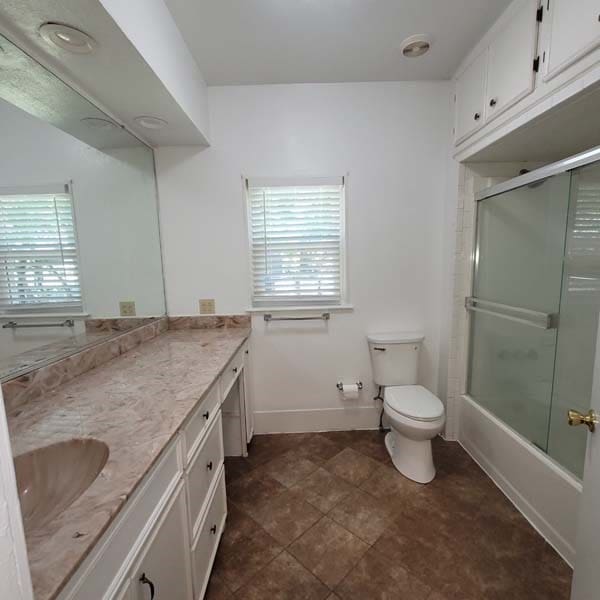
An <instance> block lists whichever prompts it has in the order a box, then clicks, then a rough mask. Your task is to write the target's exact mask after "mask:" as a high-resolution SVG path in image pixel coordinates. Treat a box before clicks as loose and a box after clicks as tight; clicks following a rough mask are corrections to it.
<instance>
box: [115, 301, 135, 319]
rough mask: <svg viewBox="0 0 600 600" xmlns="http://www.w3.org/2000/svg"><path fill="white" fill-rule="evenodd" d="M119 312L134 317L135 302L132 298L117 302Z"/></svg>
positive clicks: (124, 315) (123, 315)
mask: <svg viewBox="0 0 600 600" xmlns="http://www.w3.org/2000/svg"><path fill="white" fill-rule="evenodd" d="M119 312H120V313H121V316H122V317H135V302H134V301H133V300H123V301H122V302H119Z"/></svg>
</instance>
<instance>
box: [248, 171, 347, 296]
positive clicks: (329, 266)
mask: <svg viewBox="0 0 600 600" xmlns="http://www.w3.org/2000/svg"><path fill="white" fill-rule="evenodd" d="M247 188H248V215H249V219H248V221H249V223H248V225H249V231H250V246H251V248H250V251H251V268H252V304H253V306H254V307H257V308H259V307H268V306H278V305H281V306H298V305H313V306H314V305H331V306H334V305H340V304H341V303H342V297H343V288H344V236H345V233H344V181H343V179H342V178H341V177H339V178H321V179H318V180H305V181H304V182H291V181H287V182H286V181H278V182H276V183H273V182H269V181H268V180H252V179H250V180H248V181H247Z"/></svg>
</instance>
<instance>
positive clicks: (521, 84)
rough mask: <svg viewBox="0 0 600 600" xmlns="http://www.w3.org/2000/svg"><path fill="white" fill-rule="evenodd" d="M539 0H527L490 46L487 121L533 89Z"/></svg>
mask: <svg viewBox="0 0 600 600" xmlns="http://www.w3.org/2000/svg"><path fill="white" fill-rule="evenodd" d="M537 9H538V0H524V1H523V2H521V3H520V5H519V7H518V9H517V10H516V11H515V12H514V14H513V15H512V17H511V18H510V19H509V20H508V21H507V23H506V24H505V25H504V27H503V28H502V29H501V30H500V31H499V32H498V34H497V35H496V36H495V38H494V39H493V41H492V42H491V43H490V45H489V48H488V72H487V92H486V99H485V114H486V122H487V121H489V120H490V119H493V118H494V117H496V116H498V115H499V114H500V113H502V112H503V111H504V110H506V109H507V108H509V107H510V106H512V105H513V104H515V103H516V102H518V101H519V100H521V98H524V97H525V96H527V95H528V94H529V93H531V92H532V91H533V87H534V83H535V72H534V69H533V61H534V59H535V57H536V49H537V32H538V26H537V18H536V14H537Z"/></svg>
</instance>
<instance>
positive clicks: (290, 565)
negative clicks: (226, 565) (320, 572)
mask: <svg viewBox="0 0 600 600" xmlns="http://www.w3.org/2000/svg"><path fill="white" fill-rule="evenodd" d="M328 595H329V589H328V588H327V586H325V585H324V584H323V583H321V582H320V581H319V580H318V579H317V578H316V577H315V576H314V575H312V574H311V573H310V572H309V571H308V570H307V569H305V568H304V567H303V566H302V565H301V564H300V563H299V562H298V561H297V560H296V559H295V558H294V557H293V556H290V555H289V554H288V553H287V552H285V551H284V552H282V553H281V554H280V555H279V556H278V557H277V558H276V559H275V560H274V561H273V562H271V563H270V564H269V565H268V566H267V567H265V568H264V569H263V570H262V571H261V572H260V574H259V576H257V577H255V578H254V579H253V580H252V581H251V582H250V583H248V584H247V585H246V586H244V587H243V588H242V589H240V590H239V591H238V592H237V593H236V595H235V597H236V598H243V599H244V600H266V599H267V598H268V599H269V600H325V598H327V596H328Z"/></svg>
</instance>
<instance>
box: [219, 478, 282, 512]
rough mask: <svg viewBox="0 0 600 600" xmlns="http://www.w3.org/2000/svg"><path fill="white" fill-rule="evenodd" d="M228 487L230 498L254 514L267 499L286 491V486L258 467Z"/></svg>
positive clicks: (245, 510)
mask: <svg viewBox="0 0 600 600" xmlns="http://www.w3.org/2000/svg"><path fill="white" fill-rule="evenodd" d="M226 489H227V497H228V499H229V500H231V501H232V502H233V503H234V504H236V505H237V506H238V507H239V508H241V509H242V510H243V511H244V512H246V513H247V514H249V515H250V516H253V515H254V514H255V513H256V512H258V511H260V510H261V508H262V506H263V505H264V504H265V503H266V502H267V501H269V500H271V499H273V498H274V497H275V496H277V495H278V494H281V493H282V492H284V491H285V490H286V487H285V486H283V485H281V483H279V482H278V481H275V479H273V478H272V477H269V475H267V474H266V473H265V472H263V471H261V470H259V469H256V470H254V471H250V473H246V474H245V475H242V476H241V477H239V478H238V479H236V480H235V481H234V482H233V483H232V484H231V485H229V486H227V488H226Z"/></svg>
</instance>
